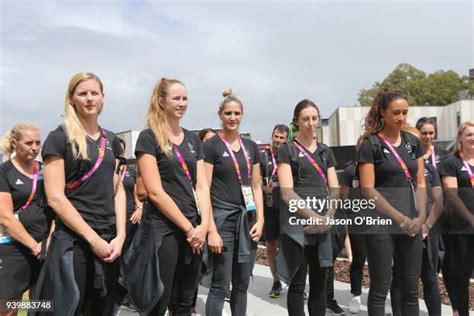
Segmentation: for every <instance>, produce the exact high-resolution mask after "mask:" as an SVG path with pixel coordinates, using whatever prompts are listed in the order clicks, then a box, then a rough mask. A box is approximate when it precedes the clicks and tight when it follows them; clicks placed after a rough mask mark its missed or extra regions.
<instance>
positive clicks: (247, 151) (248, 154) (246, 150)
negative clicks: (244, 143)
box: [245, 149, 252, 157]
mask: <svg viewBox="0 0 474 316" xmlns="http://www.w3.org/2000/svg"><path fill="white" fill-rule="evenodd" d="M245 152H246V153H247V156H249V157H252V156H251V155H250V150H248V149H245Z"/></svg>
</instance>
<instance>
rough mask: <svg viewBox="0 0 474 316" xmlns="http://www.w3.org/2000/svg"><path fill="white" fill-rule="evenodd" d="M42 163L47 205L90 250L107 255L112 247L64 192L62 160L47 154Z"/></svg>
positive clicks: (98, 254) (64, 182)
mask: <svg viewBox="0 0 474 316" xmlns="http://www.w3.org/2000/svg"><path fill="white" fill-rule="evenodd" d="M44 163H45V167H44V184H45V189H46V196H47V198H48V205H49V206H51V207H52V208H53V210H54V212H55V213H56V214H57V215H58V217H59V218H60V219H61V221H62V222H63V223H64V224H66V226H68V227H69V228H70V229H71V230H72V231H74V232H75V233H76V234H78V235H79V237H81V238H82V239H84V240H86V241H87V242H88V243H89V245H90V246H91V249H92V251H93V252H94V253H95V254H96V255H97V256H98V257H99V258H102V259H104V258H107V257H109V256H110V255H111V253H112V247H111V246H110V245H109V243H107V242H106V241H105V240H103V239H102V238H101V237H100V236H99V235H98V234H97V233H96V232H95V231H94V230H93V229H92V228H91V227H90V226H89V225H88V224H87V223H86V222H85V221H84V219H83V218H82V216H81V215H80V214H79V212H78V211H77V210H76V208H75V207H74V206H73V205H72V204H71V202H70V201H69V200H68V198H67V197H66V195H65V194H64V189H65V186H66V180H65V179H66V178H65V174H64V160H63V159H62V158H60V157H56V156H48V157H46V160H45V162H44Z"/></svg>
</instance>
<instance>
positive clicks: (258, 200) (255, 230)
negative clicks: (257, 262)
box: [250, 163, 265, 242]
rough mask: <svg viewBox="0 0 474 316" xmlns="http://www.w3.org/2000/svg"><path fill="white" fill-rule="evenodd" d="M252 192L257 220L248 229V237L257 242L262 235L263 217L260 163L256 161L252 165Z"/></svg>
mask: <svg viewBox="0 0 474 316" xmlns="http://www.w3.org/2000/svg"><path fill="white" fill-rule="evenodd" d="M252 192H253V197H254V199H255V206H256V208H257V209H256V213H257V222H256V223H255V224H254V225H253V227H252V228H251V230H250V237H251V238H252V240H253V241H254V242H258V241H259V240H260V237H261V235H262V230H263V224H264V221H265V220H264V218H263V192H262V175H261V174H260V164H259V163H256V164H254V165H253V167H252Z"/></svg>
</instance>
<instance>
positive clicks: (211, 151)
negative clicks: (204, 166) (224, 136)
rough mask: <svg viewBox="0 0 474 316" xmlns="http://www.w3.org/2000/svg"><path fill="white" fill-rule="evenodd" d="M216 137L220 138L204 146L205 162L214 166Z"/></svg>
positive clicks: (213, 139) (214, 138)
mask: <svg viewBox="0 0 474 316" xmlns="http://www.w3.org/2000/svg"><path fill="white" fill-rule="evenodd" d="M216 137H218V136H217V135H216V136H214V137H213V138H211V139H209V140H208V141H207V142H205V143H204V144H203V145H202V147H203V153H204V161H205V162H207V163H210V164H212V165H214V164H215V162H216V145H217V144H216Z"/></svg>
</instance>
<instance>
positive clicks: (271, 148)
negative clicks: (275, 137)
mask: <svg viewBox="0 0 474 316" xmlns="http://www.w3.org/2000/svg"><path fill="white" fill-rule="evenodd" d="M269 151H270V156H271V157H272V164H273V171H272V174H271V175H270V180H269V181H268V187H269V188H270V187H271V186H272V184H273V177H275V175H276V173H277V163H276V159H275V155H274V154H273V147H270V149H269Z"/></svg>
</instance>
